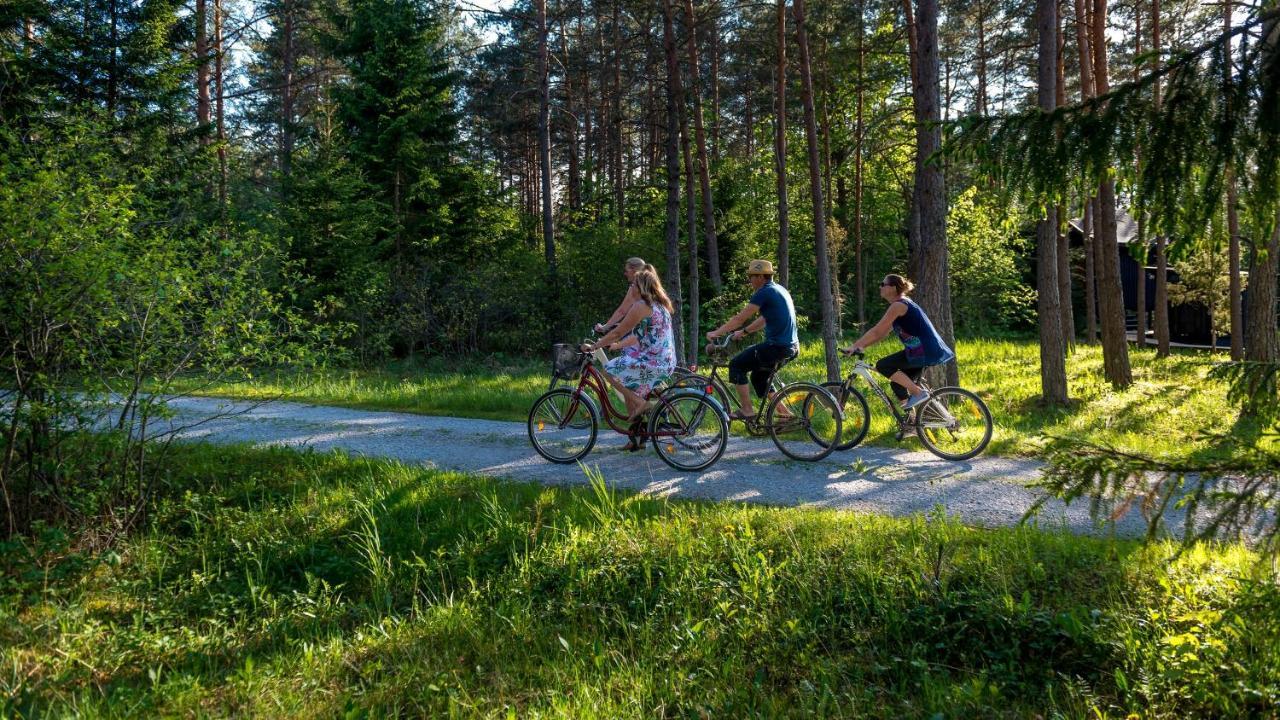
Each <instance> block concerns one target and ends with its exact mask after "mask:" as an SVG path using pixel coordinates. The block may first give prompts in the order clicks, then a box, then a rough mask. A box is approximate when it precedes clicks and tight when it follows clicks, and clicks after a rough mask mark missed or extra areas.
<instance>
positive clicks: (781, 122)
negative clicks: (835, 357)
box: [773, 0, 791, 287]
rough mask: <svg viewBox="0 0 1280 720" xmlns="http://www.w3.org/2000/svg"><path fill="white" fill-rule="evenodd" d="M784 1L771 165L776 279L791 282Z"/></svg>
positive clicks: (787, 284)
mask: <svg viewBox="0 0 1280 720" xmlns="http://www.w3.org/2000/svg"><path fill="white" fill-rule="evenodd" d="M786 8H787V0H778V65H777V68H776V70H775V71H774V96H775V99H776V102H775V110H774V113H775V123H774V133H773V164H774V172H775V173H776V174H777V182H776V185H777V190H778V281H779V282H781V283H782V286H783V287H790V282H791V218H790V216H789V215H788V210H787V37H786V31H787V19H786Z"/></svg>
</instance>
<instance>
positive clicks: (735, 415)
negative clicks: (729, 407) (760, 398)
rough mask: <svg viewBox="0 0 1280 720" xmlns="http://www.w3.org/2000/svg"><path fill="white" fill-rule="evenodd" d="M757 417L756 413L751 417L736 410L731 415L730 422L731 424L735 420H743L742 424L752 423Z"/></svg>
mask: <svg viewBox="0 0 1280 720" xmlns="http://www.w3.org/2000/svg"><path fill="white" fill-rule="evenodd" d="M755 416H756V414H755V413H751V414H750V415H748V414H746V413H744V412H742V411H741V410H734V411H733V412H731V413H729V420H730V422H732V421H734V420H741V421H742V422H751V421H752V420H753V419H755Z"/></svg>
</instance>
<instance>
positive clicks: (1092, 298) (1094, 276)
mask: <svg viewBox="0 0 1280 720" xmlns="http://www.w3.org/2000/svg"><path fill="white" fill-rule="evenodd" d="M1097 204H1098V203H1097V200H1095V199H1093V198H1087V199H1086V200H1085V201H1084V215H1083V218H1084V219H1083V220H1082V221H1081V224H1082V226H1083V227H1082V229H1081V232H1080V234H1081V236H1082V237H1083V238H1084V314H1085V340H1084V341H1085V343H1086V344H1088V345H1093V344H1095V343H1097V342H1098V268H1097V264H1098V263H1097V259H1096V258H1095V257H1094V256H1095V255H1096V254H1097V252H1096V251H1097V245H1096V244H1095V243H1094V236H1095V235H1096V234H1097V233H1095V232H1094V222H1093V219H1094V217H1096V216H1097V213H1096V212H1095V207H1096V206H1097Z"/></svg>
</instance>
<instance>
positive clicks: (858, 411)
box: [822, 382, 871, 452]
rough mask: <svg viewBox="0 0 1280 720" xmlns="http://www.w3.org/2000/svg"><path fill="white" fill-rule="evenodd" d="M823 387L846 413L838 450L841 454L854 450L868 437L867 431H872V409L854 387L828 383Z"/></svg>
mask: <svg viewBox="0 0 1280 720" xmlns="http://www.w3.org/2000/svg"><path fill="white" fill-rule="evenodd" d="M822 387H824V388H826V390H827V392H829V393H831V395H832V397H834V398H835V399H836V401H837V402H839V403H840V408H841V409H842V410H843V411H844V418H842V422H841V425H840V442H839V443H837V444H836V450H839V451H841V452H844V451H845V450H852V449H853V448H854V447H856V446H857V445H858V443H860V442H862V441H863V440H864V439H865V438H866V437H867V431H868V430H870V429H871V408H870V407H869V406H868V405H867V399H866V398H865V397H863V395H862V393H861V392H859V391H858V389H857V388H855V387H853V386H852V385H850V386H846V385H845V384H844V383H840V382H826V383H823V384H822Z"/></svg>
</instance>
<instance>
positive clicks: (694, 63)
mask: <svg viewBox="0 0 1280 720" xmlns="http://www.w3.org/2000/svg"><path fill="white" fill-rule="evenodd" d="M684 13H685V19H686V20H687V22H688V26H689V93H690V94H691V95H693V130H694V137H695V139H696V140H697V147H698V183H699V187H700V189H701V190H702V225H703V231H704V232H706V234H707V273H708V275H710V277H711V287H712V288H713V289H714V290H715V291H716V292H720V286H721V280H720V250H719V247H718V244H717V242H716V212H715V201H714V198H712V197H711V170H710V168H709V167H708V166H707V137H706V134H705V133H704V132H703V128H702V91H701V89H700V87H699V82H698V67H699V65H698V42H697V38H698V32H697V27H698V23H697V20H696V18H695V17H694V14H693V0H684Z"/></svg>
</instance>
